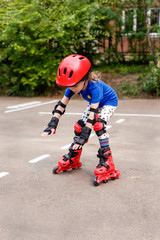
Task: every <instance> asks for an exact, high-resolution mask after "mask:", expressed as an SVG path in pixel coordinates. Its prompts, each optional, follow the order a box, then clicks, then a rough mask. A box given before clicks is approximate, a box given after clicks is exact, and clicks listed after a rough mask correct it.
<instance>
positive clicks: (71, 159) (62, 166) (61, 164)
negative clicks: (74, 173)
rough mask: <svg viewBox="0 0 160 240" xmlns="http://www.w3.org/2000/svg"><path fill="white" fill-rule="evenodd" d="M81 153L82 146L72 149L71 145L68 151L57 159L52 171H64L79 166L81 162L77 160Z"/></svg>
mask: <svg viewBox="0 0 160 240" xmlns="http://www.w3.org/2000/svg"><path fill="white" fill-rule="evenodd" d="M81 153H82V148H81V149H78V150H73V149H72V145H71V147H70V148H69V153H68V154H65V155H64V156H63V157H62V158H61V159H60V160H59V161H58V165H57V167H55V168H54V169H53V173H54V174H56V173H59V172H65V171H67V170H69V169H75V168H80V167H81V166H82V163H81V162H80V161H79V160H80V156H81Z"/></svg>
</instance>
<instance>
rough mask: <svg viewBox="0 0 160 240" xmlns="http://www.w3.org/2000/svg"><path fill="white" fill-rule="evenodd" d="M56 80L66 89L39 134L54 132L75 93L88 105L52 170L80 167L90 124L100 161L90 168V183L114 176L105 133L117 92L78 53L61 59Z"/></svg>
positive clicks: (55, 171) (114, 108)
mask: <svg viewBox="0 0 160 240" xmlns="http://www.w3.org/2000/svg"><path fill="white" fill-rule="evenodd" d="M56 83H57V84H58V85H60V86H64V87H68V88H67V90H66V92H65V95H64V96H63V98H62V100H61V101H59V102H58V104H57V105H56V106H55V108H54V111H53V112H52V113H53V117H52V119H51V121H50V122H49V124H48V127H47V128H46V129H45V130H44V132H43V133H42V137H47V136H48V135H49V134H55V132H56V128H57V125H58V122H59V119H60V117H61V115H62V114H64V112H65V108H66V106H67V104H68V102H69V100H70V98H71V97H72V96H73V95H74V94H75V93H78V94H80V95H81V96H82V97H83V98H84V99H85V100H87V101H88V102H89V105H88V107H87V108H86V110H85V111H84V113H83V115H82V118H81V119H80V120H79V121H78V122H77V123H76V124H75V126H74V130H75V131H74V132H75V137H74V139H73V143H72V144H71V146H70V148H69V153H68V154H66V155H65V156H63V157H62V158H61V159H60V160H59V161H58V166H57V167H56V168H54V169H53V173H58V172H61V171H66V170H68V169H71V168H72V169H73V168H79V167H81V166H82V163H81V162H80V156H81V152H82V147H83V145H84V144H85V143H86V142H87V141H88V139H89V136H90V133H91V130H92V127H93V128H94V131H95V132H96V135H97V136H98V139H99V143H100V148H99V150H98V155H97V156H98V158H99V159H100V161H99V164H98V165H97V167H96V169H95V171H94V173H95V178H94V180H93V183H94V185H95V186H98V185H99V183H100V182H102V181H103V182H107V181H108V180H109V179H110V178H111V179H115V178H118V177H119V176H120V172H119V171H118V170H116V169H115V167H114V163H113V159H112V153H111V150H110V148H109V135H108V132H107V123H108V121H109V119H110V118H111V116H112V115H113V113H114V112H115V110H116V107H117V104H118V98H117V94H116V93H115V91H114V90H113V89H112V88H111V87H109V86H108V85H106V84H105V83H103V82H102V81H101V80H99V78H98V76H97V75H96V74H95V73H93V72H92V71H91V63H90V61H89V60H88V59H87V58H86V57H84V56H81V55H78V54H74V55H70V56H68V57H66V58H64V59H63V61H62V62H61V64H60V65H59V68H58V71H57V80H56Z"/></svg>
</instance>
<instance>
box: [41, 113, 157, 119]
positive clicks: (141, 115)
mask: <svg viewBox="0 0 160 240" xmlns="http://www.w3.org/2000/svg"><path fill="white" fill-rule="evenodd" d="M39 114H42V115H43V114H44V115H45V114H46V115H47V114H48V115H51V114H52V113H51V112H39ZM65 114H67V115H78V116H79V115H80V116H81V115H82V114H83V113H73V112H65ZM114 116H120V117H155V118H160V115H156V114H137V113H135V114H134V113H133V114H132V113H115V114H114Z"/></svg>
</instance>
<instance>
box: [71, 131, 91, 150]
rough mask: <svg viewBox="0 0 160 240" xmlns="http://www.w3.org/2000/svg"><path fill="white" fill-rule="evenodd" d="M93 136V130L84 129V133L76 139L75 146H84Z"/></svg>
mask: <svg viewBox="0 0 160 240" xmlns="http://www.w3.org/2000/svg"><path fill="white" fill-rule="evenodd" d="M90 134H91V129H90V128H89V127H86V126H84V127H82V132H81V134H80V136H79V137H77V136H76V137H74V141H75V144H79V145H82V146H83V145H84V144H85V143H86V142H87V141H88V138H89V136H90Z"/></svg>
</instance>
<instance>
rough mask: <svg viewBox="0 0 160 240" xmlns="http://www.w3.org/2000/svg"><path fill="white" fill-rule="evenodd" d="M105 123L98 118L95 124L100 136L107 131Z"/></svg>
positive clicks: (97, 133)
mask: <svg viewBox="0 0 160 240" xmlns="http://www.w3.org/2000/svg"><path fill="white" fill-rule="evenodd" d="M105 124H106V122H105V121H104V120H102V119H100V118H98V120H97V122H96V123H95V124H94V127H93V128H94V131H95V132H96V135H97V136H98V137H99V136H101V135H102V134H103V133H106V130H105Z"/></svg>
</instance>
